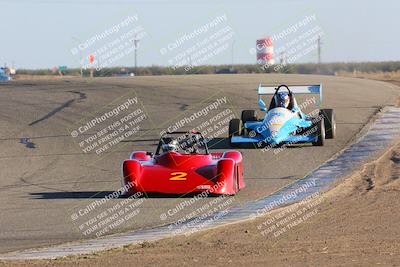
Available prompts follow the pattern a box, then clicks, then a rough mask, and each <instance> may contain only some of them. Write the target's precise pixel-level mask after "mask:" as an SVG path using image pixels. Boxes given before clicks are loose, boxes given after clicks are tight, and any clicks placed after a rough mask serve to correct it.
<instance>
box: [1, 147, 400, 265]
mask: <svg viewBox="0 0 400 267" xmlns="http://www.w3.org/2000/svg"><path fill="white" fill-rule="evenodd" d="M399 176H400V143H399V144H397V145H396V146H394V147H393V148H392V149H391V150H390V151H388V152H386V153H385V154H384V155H382V156H381V157H380V158H379V159H377V160H375V161H373V162H371V163H369V164H367V165H365V166H363V168H362V169H361V170H360V171H358V172H356V173H355V174H353V175H352V176H351V177H348V178H347V179H346V180H345V181H344V182H342V183H340V184H339V185H338V186H337V187H335V188H334V189H333V190H331V191H329V192H327V193H325V194H322V195H314V196H313V197H312V198H309V199H308V200H307V201H303V202H301V203H298V204H295V205H292V206H289V207H286V208H283V209H280V210H276V211H274V212H273V213H269V214H268V215H267V216H263V217H259V218H256V219H255V220H252V221H247V222H243V223H237V224H232V225H228V226H225V227H221V228H217V229H213V230H210V231H204V232H198V233H194V234H192V235H190V236H189V237H185V236H179V237H175V238H169V239H164V240H161V241H156V242H151V243H147V242H146V243H142V244H139V245H131V246H128V247H124V248H121V249H115V250H111V251H107V252H103V253H99V254H93V255H88V256H79V257H69V258H64V259H58V260H40V261H24V262H23V261H21V262H6V261H4V262H1V263H0V266H132V265H133V264H134V265H135V266H226V265H229V266H244V265H246V264H251V265H252V266H378V265H379V266H399V265H400V227H399V222H400V212H399V210H398V209H399V207H400V179H398V178H399Z"/></svg>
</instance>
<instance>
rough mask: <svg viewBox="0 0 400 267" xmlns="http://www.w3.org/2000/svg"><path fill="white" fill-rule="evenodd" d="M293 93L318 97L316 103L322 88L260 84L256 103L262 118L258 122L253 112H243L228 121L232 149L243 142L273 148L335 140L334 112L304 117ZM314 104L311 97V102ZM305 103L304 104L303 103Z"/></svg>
mask: <svg viewBox="0 0 400 267" xmlns="http://www.w3.org/2000/svg"><path fill="white" fill-rule="evenodd" d="M294 93H296V94H319V103H321V102H322V85H300V86H299V85H296V86H290V88H289V86H287V85H279V86H277V87H271V86H269V87H268V86H264V85H260V86H259V87H258V95H259V101H258V103H259V107H260V109H261V111H264V112H265V116H264V118H263V119H258V118H257V114H256V111H255V110H243V111H242V115H241V119H232V120H231V121H230V122H229V142H230V144H231V146H237V145H239V144H246V143H247V144H257V145H258V146H261V145H263V146H264V145H269V146H272V147H274V146H279V145H283V144H297V143H312V144H313V145H315V146H323V145H324V142H325V138H327V139H331V138H334V137H335V135H336V123H335V115H334V112H333V110H332V109H319V108H318V109H316V110H314V111H313V112H311V113H310V114H305V113H303V112H302V111H301V110H300V107H299V105H298V104H297V102H296V99H295V97H294ZM264 95H272V99H271V103H270V105H269V107H268V109H267V106H266V104H265V102H264V100H263V99H262V97H263V96H264ZM309 102H312V101H309ZM316 102H317V101H316V100H315V98H314V103H316ZM307 103H308V102H307V101H305V102H304V103H303V104H307ZM303 104H302V105H303ZM308 104H310V103H308ZM303 106H304V105H303Z"/></svg>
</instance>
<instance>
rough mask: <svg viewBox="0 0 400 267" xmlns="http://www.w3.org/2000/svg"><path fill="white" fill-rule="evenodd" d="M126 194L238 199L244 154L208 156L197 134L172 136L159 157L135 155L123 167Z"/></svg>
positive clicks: (166, 138) (161, 144) (164, 139)
mask: <svg viewBox="0 0 400 267" xmlns="http://www.w3.org/2000/svg"><path fill="white" fill-rule="evenodd" d="M122 172H123V177H124V178H123V179H124V180H123V183H124V187H125V188H127V189H128V190H127V194H128V195H131V194H134V193H136V192H141V193H162V194H187V193H202V192H208V193H209V194H213V195H214V194H216V195H235V194H236V193H237V192H238V191H239V190H240V189H242V188H244V187H245V183H244V180H243V164H242V154H241V153H240V152H238V151H233V150H231V151H226V152H225V153H209V151H208V147H207V142H206V141H205V139H204V137H203V136H202V134H201V133H198V132H189V133H187V132H173V133H169V134H165V135H163V136H162V137H161V138H160V141H159V143H158V146H157V150H156V153H155V154H153V153H151V152H145V151H137V152H133V153H132V154H131V156H130V159H128V160H125V161H124V163H123V164H122Z"/></svg>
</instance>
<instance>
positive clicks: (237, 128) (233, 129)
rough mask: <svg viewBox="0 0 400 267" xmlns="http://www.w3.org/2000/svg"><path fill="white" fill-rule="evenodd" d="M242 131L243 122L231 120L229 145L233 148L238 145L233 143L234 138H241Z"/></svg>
mask: <svg viewBox="0 0 400 267" xmlns="http://www.w3.org/2000/svg"><path fill="white" fill-rule="evenodd" d="M241 130H242V122H241V121H240V120H239V119H231V120H230V121H229V144H230V145H231V146H236V144H232V143H231V139H232V136H240V135H241Z"/></svg>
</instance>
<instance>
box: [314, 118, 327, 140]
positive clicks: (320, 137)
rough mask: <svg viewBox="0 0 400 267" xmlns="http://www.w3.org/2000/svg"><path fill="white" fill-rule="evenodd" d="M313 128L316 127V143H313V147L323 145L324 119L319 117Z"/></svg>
mask: <svg viewBox="0 0 400 267" xmlns="http://www.w3.org/2000/svg"><path fill="white" fill-rule="evenodd" d="M314 127H316V133H315V134H316V135H317V137H318V139H317V141H316V142H313V143H312V145H313V146H323V145H324V143H325V123H324V118H323V117H322V116H321V117H319V118H318V119H317V121H316V122H315V123H314Z"/></svg>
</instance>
